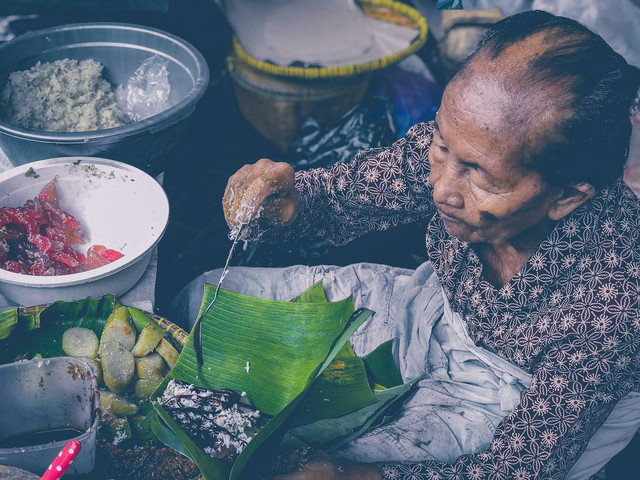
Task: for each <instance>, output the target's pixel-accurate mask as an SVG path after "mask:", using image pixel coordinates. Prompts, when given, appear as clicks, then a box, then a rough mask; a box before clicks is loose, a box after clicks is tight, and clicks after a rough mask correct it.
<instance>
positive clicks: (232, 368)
mask: <svg viewBox="0 0 640 480" xmlns="http://www.w3.org/2000/svg"><path fill="white" fill-rule="evenodd" d="M214 292H215V287H213V286H211V285H207V286H205V295H204V298H203V302H202V306H201V309H200V311H201V312H202V311H203V309H204V308H206V306H207V305H208V304H209V302H210V301H211V299H212V298H213V295H214ZM356 313H357V312H356ZM371 313H372V312H371V311H368V310H364V311H363V312H361V313H360V314H359V315H354V314H353V302H352V300H351V298H348V299H346V300H343V301H342V302H334V303H329V302H327V299H326V297H325V295H324V290H323V288H322V284H321V283H318V284H316V285H314V286H313V287H311V288H309V289H307V290H306V291H305V292H303V293H302V294H301V295H300V296H298V297H296V298H295V299H293V300H292V301H291V302H280V301H272V300H263V299H259V298H254V297H247V296H244V295H239V294H235V293H232V292H228V291H226V290H223V289H220V292H219V295H218V298H217V300H216V303H215V305H214V306H213V307H212V308H211V309H210V310H209V311H208V312H207V314H206V315H205V316H204V318H203V320H202V335H203V342H202V344H203V358H204V364H203V366H202V368H201V369H200V370H198V368H197V362H196V357H195V352H194V350H193V343H192V342H191V340H189V341H187V344H186V345H185V348H184V349H183V351H182V353H181V355H180V358H179V359H178V362H177V363H176V365H175V367H174V368H173V370H172V371H171V372H170V374H169V376H168V377H167V379H165V382H164V383H163V384H162V385H161V386H160V387H159V388H158V390H157V391H156V393H155V394H154V396H159V395H160V394H161V393H162V392H163V391H164V388H165V387H166V383H168V381H169V379H171V378H175V379H179V380H182V381H185V382H189V383H192V384H194V385H197V386H199V387H203V388H214V389H218V388H231V389H233V390H236V391H244V392H246V393H247V396H248V397H249V399H250V400H251V401H252V402H253V403H254V405H255V406H256V407H257V408H259V409H260V410H262V411H263V412H264V413H267V414H269V415H274V416H273V418H271V419H270V420H269V421H268V422H267V423H266V424H265V425H264V426H263V427H262V429H261V430H260V431H259V432H258V434H257V435H256V437H254V438H253V439H252V441H251V442H249V444H248V445H247V447H246V448H245V450H244V451H243V452H242V454H241V455H240V456H239V457H238V458H237V459H236V461H235V463H234V464H233V467H232V469H231V472H230V474H229V475H228V476H227V475H226V473H225V472H224V469H223V467H224V464H223V462H221V461H220V460H216V459H213V458H207V457H205V458H204V459H203V457H202V455H201V454H202V452H201V451H200V450H199V449H197V447H196V446H195V445H193V443H192V442H191V443H186V442H184V443H182V445H180V446H179V447H178V450H180V451H183V452H185V451H187V452H188V453H189V456H190V457H191V458H192V459H193V460H194V461H196V463H197V464H198V465H199V466H200V468H201V470H202V472H203V474H204V475H205V478H207V479H209V480H218V479H227V478H230V479H238V478H255V477H256V476H257V475H258V474H259V473H260V469H261V467H262V466H264V464H265V463H266V461H267V460H268V459H269V458H270V457H271V456H272V455H273V454H274V452H275V451H276V449H277V448H278V447H279V446H280V450H281V451H283V448H282V447H283V446H284V447H285V450H286V446H287V445H290V446H292V447H300V446H304V445H309V444H316V445H318V444H320V445H321V446H322V447H324V448H327V449H330V448H331V447H335V448H337V446H339V445H342V444H344V443H346V442H348V441H350V440H351V439H353V438H356V437H357V436H359V435H361V434H362V433H364V431H365V430H366V429H367V428H369V427H370V426H371V425H372V424H373V423H374V422H375V421H377V420H378V419H379V418H381V417H382V416H383V414H385V412H389V411H390V410H393V407H394V406H397V405H398V404H399V403H400V402H402V401H403V400H404V399H405V398H406V396H407V395H408V394H409V393H410V392H411V391H412V389H413V384H414V382H411V383H408V384H406V385H397V386H394V385H393V384H391V383H389V384H388V385H385V387H387V386H388V387H394V388H389V389H388V390H384V391H381V392H374V391H372V388H371V385H370V383H369V380H368V377H367V372H366V370H367V368H368V369H370V370H371V371H372V372H373V371H375V372H376V375H374V378H376V379H378V380H380V381H386V380H388V379H389V378H391V379H392V380H393V381H395V377H393V375H390V374H389V371H390V367H389V365H387V364H385V362H387V363H390V364H391V368H393V369H395V365H394V364H393V358H392V355H391V348H390V345H389V347H383V348H381V349H380V350H379V351H378V352H377V353H376V354H375V355H373V357H372V358H374V359H375V361H374V362H372V365H371V366H367V367H365V361H364V359H362V358H359V357H357V356H356V354H355V353H354V351H353V348H352V347H351V345H349V343H348V339H349V337H350V336H351V335H352V333H353V332H355V330H357V328H358V327H359V326H360V325H361V324H362V322H363V321H364V320H365V319H366V318H368V317H369V316H370V315H371ZM247 362H248V363H247ZM247 367H249V368H247ZM256 367H257V368H256ZM254 369H255V371H256V372H257V373H256V375H259V376H260V377H261V378H252V374H253V372H254ZM247 370H248V371H247ZM396 376H397V377H398V378H399V374H398V373H397V372H396ZM285 384H290V385H285ZM294 394H295V395H294ZM154 408H155V409H156V411H157V413H158V414H159V415H156V416H154V417H153V418H151V419H150V421H151V422H152V424H155V427H154V431H156V430H157V431H159V432H161V435H162V438H161V437H160V436H158V438H159V439H161V440H162V441H164V442H165V443H166V444H167V445H168V446H172V445H175V444H176V443H180V441H181V440H182V439H183V438H184V432H182V431H181V430H180V428H179V427H177V425H175V423H169V422H164V421H163V420H164V419H165V418H166V417H167V414H166V412H164V411H163V409H162V406H161V405H159V404H154ZM160 425H162V428H160ZM287 429H288V430H289V433H287V434H286V437H285V441H284V442H283V444H282V445H280V443H281V440H282V438H283V436H284V435H285V432H286V430H287ZM170 432H171V433H173V435H171V433H170ZM194 447H195V448H196V449H197V450H195V451H194ZM174 448H175V447H174ZM206 472H213V473H211V474H207V473H206Z"/></svg>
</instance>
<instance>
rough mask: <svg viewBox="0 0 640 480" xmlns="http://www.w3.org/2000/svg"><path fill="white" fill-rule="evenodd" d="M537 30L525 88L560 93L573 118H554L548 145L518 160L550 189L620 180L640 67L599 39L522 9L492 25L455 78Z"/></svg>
mask: <svg viewBox="0 0 640 480" xmlns="http://www.w3.org/2000/svg"><path fill="white" fill-rule="evenodd" d="M539 32H541V33H542V34H544V43H545V44H546V45H547V48H546V49H545V51H544V52H542V54H541V55H539V56H538V57H536V58H534V59H533V60H531V61H530V62H529V65H528V69H527V71H526V77H525V82H526V84H525V86H526V87H530V88H536V87H545V86H549V85H557V86H558V87H560V88H562V89H564V90H565V91H566V92H567V93H568V94H569V98H570V100H569V103H568V105H566V108H568V109H569V110H570V111H571V115H569V118H566V119H564V120H561V121H558V122H557V124H556V125H554V126H553V131H552V132H550V134H549V136H548V137H547V139H546V140H547V141H543V142H537V143H538V145H534V146H532V148H531V149H529V152H528V155H527V156H526V158H524V159H523V160H524V161H525V162H526V164H527V165H529V166H530V167H531V168H533V169H535V170H537V171H539V172H540V173H541V174H542V175H543V177H544V178H545V179H546V180H547V181H548V182H550V183H552V184H556V185H571V184H576V183H580V182H587V183H590V184H591V185H593V186H594V187H596V189H600V188H602V187H604V186H606V185H609V184H611V183H613V182H615V181H616V180H617V179H618V178H620V177H621V176H622V173H623V169H624V165H625V163H626V160H627V156H628V153H629V140H630V137H631V128H632V126H631V120H630V116H631V108H632V106H634V105H635V108H637V106H638V102H639V100H638V89H639V88H640V69H638V68H637V67H635V66H632V65H629V64H628V63H627V62H626V60H625V59H624V58H623V57H622V56H621V55H619V54H618V53H616V52H614V51H613V49H612V48H611V47H610V46H609V45H608V44H607V43H606V42H605V41H604V40H603V39H602V37H600V36H599V35H597V34H595V33H594V32H592V31H591V30H589V29H588V28H587V27H585V26H584V25H582V24H580V23H579V22H577V21H575V20H572V19H569V18H565V17H559V16H555V15H552V14H550V13H547V12H542V11H537V10H534V11H529V12H523V13H520V14H517V15H513V16H511V17H508V18H506V19H504V20H501V21H500V22H497V23H496V24H495V25H493V27H492V28H491V29H490V30H489V31H488V32H487V33H486V34H485V36H484V37H483V39H482V40H481V41H480V43H479V44H478V48H477V49H476V51H475V52H474V53H473V54H472V55H471V56H470V57H469V58H468V59H467V60H466V61H465V65H464V66H463V68H462V70H461V71H460V72H459V74H463V72H464V70H465V69H466V67H467V66H469V65H470V64H471V62H472V61H473V59H474V58H475V57H476V56H478V55H480V54H482V55H488V56H489V57H490V58H494V59H495V58H497V57H498V56H499V55H500V54H501V53H502V52H503V51H504V50H505V49H506V48H508V47H510V46H512V45H513V44H515V43H518V42H520V41H523V40H524V39H526V38H527V37H529V36H531V35H533V34H536V33H539Z"/></svg>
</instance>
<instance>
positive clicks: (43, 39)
mask: <svg viewBox="0 0 640 480" xmlns="http://www.w3.org/2000/svg"><path fill="white" fill-rule="evenodd" d="M154 54H157V55H160V56H161V57H163V58H164V59H166V60H169V65H168V70H169V82H170V85H171V93H170V97H169V101H170V104H171V105H173V106H172V107H170V108H168V109H167V110H165V111H163V112H161V113H159V114H157V115H154V116H152V117H149V118H147V119H145V120H141V121H139V122H134V123H130V124H127V125H123V126H121V127H116V128H109V129H105V130H96V131H92V132H79V133H66V132H64V133H61V132H44V131H39V130H29V129H25V128H21V127H18V126H15V125H11V124H9V123H6V122H2V121H0V148H1V149H2V150H3V151H4V153H5V155H6V156H7V158H8V159H9V162H11V163H12V164H13V165H22V164H24V163H28V162H32V161H35V160H41V159H44V158H52V157H63V156H100V157H104V158H110V159H114V160H120V161H122V162H126V163H129V164H130V165H134V166H136V167H138V168H141V169H142V170H145V171H146V172H148V173H151V174H157V173H159V172H161V171H163V170H164V166H165V164H166V162H167V161H168V160H169V159H170V158H172V156H173V155H174V154H175V153H176V151H177V148H178V147H179V145H180V143H181V141H182V140H183V138H184V135H185V133H186V124H187V120H188V118H189V116H190V115H191V113H192V112H193V110H194V109H195V106H196V103H197V102H198V101H199V100H200V98H202V95H203V94H204V92H205V90H206V87H207V85H208V83H209V69H208V67H207V63H206V62H205V60H204V58H203V57H202V55H201V54H200V52H198V51H197V50H196V49H195V48H194V47H193V46H192V45H190V44H189V43H187V42H185V41H184V40H182V39H180V38H178V37H176V36H174V35H171V34H169V33H166V32H163V31H160V30H156V29H153V28H149V27H143V26H139V25H130V24H123V23H78V24H70V25H62V26H59V27H53V28H48V29H44V30H38V31H34V32H29V33H26V34H24V35H21V36H19V37H17V38H16V39H14V40H12V41H10V42H7V43H5V44H3V45H0V88H2V87H4V85H5V83H6V82H7V79H8V77H9V74H10V73H11V72H14V71H18V70H25V69H28V68H31V67H32V66H34V65H35V64H36V63H37V62H39V61H40V62H43V63H44V62H53V61H55V60H61V59H64V58H71V59H76V60H85V59H88V58H91V59H93V60H96V61H98V62H100V63H102V64H103V65H104V70H103V76H104V77H105V78H106V79H107V80H108V81H109V82H110V83H111V84H112V85H114V86H118V85H121V84H125V83H126V82H127V80H128V79H129V77H130V76H131V75H133V73H134V72H135V70H136V68H138V67H139V66H140V64H141V63H142V62H143V61H144V60H145V59H146V58H149V57H151V56H152V55H154Z"/></svg>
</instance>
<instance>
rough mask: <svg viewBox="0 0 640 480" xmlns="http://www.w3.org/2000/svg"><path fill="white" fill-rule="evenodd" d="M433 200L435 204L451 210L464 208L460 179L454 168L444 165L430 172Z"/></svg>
mask: <svg viewBox="0 0 640 480" xmlns="http://www.w3.org/2000/svg"><path fill="white" fill-rule="evenodd" d="M430 178H431V184H432V185H433V200H434V201H435V203H439V204H442V205H448V206H450V207H453V208H462V207H464V196H463V195H462V192H461V190H460V189H461V185H462V179H461V178H460V175H458V174H457V172H456V171H455V169H454V168H451V167H450V166H448V165H446V164H444V165H439V166H437V167H436V168H432V170H431V177H430Z"/></svg>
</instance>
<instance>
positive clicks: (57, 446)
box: [0, 357, 100, 478]
mask: <svg viewBox="0 0 640 480" xmlns="http://www.w3.org/2000/svg"><path fill="white" fill-rule="evenodd" d="M0 384H1V385H2V389H1V390H0V402H1V404H2V406H3V408H4V409H5V411H6V412H10V413H9V414H7V415H3V416H2V417H0V440H5V439H7V438H10V437H13V436H14V435H20V434H28V433H31V432H44V431H50V430H58V429H61V428H70V427H71V428H74V429H76V430H78V431H79V432H81V433H79V434H78V436H77V437H75V439H76V440H77V441H78V442H80V445H81V450H80V453H79V454H78V457H76V459H75V460H74V461H73V464H72V465H71V466H70V467H69V470H67V473H68V474H69V475H77V474H86V473H90V472H91V471H92V470H93V468H94V465H95V455H96V452H95V446H96V429H97V427H98V422H99V421H100V411H99V408H98V407H99V405H100V403H99V402H100V396H99V394H98V383H97V381H96V376H95V373H94V372H93V370H92V369H91V367H90V366H89V365H87V364H86V363H85V362H83V361H82V360H80V359H77V358H72V357H55V358H45V359H40V360H29V361H23V362H16V363H9V364H7V365H0ZM67 441H68V440H58V441H52V442H47V443H42V444H40V445H26V446H19V447H12V448H0V465H7V466H12V467H19V468H24V469H27V470H28V471H30V472H33V473H37V474H40V475H41V474H43V473H44V472H45V470H46V469H47V467H48V466H49V464H51V462H52V460H53V459H54V458H55V457H56V455H58V452H60V450H61V449H62V448H63V447H64V446H65V445H66V443H67ZM0 472H1V470H0ZM0 478H2V477H0ZM11 478H13V477H11Z"/></svg>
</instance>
